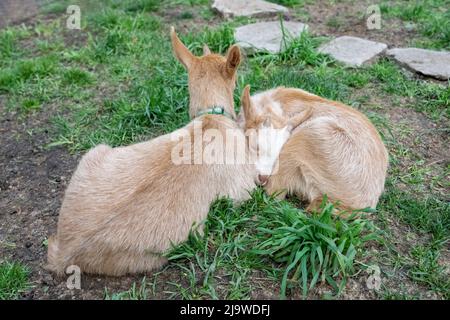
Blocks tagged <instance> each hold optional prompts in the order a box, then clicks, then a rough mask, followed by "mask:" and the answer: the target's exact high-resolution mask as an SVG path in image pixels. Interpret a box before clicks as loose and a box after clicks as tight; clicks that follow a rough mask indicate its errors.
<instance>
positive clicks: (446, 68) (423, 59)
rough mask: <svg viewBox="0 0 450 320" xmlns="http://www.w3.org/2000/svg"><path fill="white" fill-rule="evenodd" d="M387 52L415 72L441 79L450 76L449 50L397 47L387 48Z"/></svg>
mask: <svg viewBox="0 0 450 320" xmlns="http://www.w3.org/2000/svg"><path fill="white" fill-rule="evenodd" d="M386 54H387V55H388V56H392V57H393V58H394V59H395V60H396V61H398V62H399V63H400V64H403V65H406V66H407V67H409V68H410V69H412V70H414V71H415V72H418V73H421V74H424V75H426V76H431V77H434V78H437V79H440V80H447V79H449V78H450V52H448V51H433V50H426V49H419V48H396V49H391V50H387V51H386Z"/></svg>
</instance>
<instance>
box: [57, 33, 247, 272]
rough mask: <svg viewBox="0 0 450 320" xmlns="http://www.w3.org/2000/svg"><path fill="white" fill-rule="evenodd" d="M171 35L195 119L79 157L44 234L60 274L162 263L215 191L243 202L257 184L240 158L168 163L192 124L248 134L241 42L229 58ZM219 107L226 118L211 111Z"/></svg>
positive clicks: (205, 209)
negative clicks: (54, 222)
mask: <svg viewBox="0 0 450 320" xmlns="http://www.w3.org/2000/svg"><path fill="white" fill-rule="evenodd" d="M171 39H172V46H173V50H174V53H175V55H176V57H177V58H178V60H179V61H180V62H181V63H182V64H183V65H184V66H185V67H186V69H187V71H188V78H189V92H190V107H189V113H190V116H191V118H196V119H195V120H194V121H191V122H190V123H189V124H188V125H186V126H185V127H184V128H182V129H179V130H177V131H175V132H174V133H172V134H167V135H163V136H160V137H158V138H155V139H153V140H150V141H147V142H142V143H138V144H134V145H130V146H127V147H117V148H111V147H109V146H106V145H99V146H97V147H95V148H93V149H92V150H90V151H89V152H88V153H87V154H86V155H84V157H83V158H82V159H81V161H80V163H79V165H78V168H77V169H76V171H75V173H74V174H73V177H72V179H71V181H70V184H69V186H68V188H67V190H66V193H65V197H64V201H63V204H62V207H61V211H60V215H59V221H58V228H57V233H56V235H54V236H52V237H50V238H49V243H48V267H49V269H50V270H53V271H55V272H56V273H58V274H63V273H64V271H65V268H66V267H68V266H69V265H77V266H78V267H80V269H81V271H82V272H86V273H96V274H106V275H114V276H119V275H123V274H126V273H138V272H145V271H149V270H152V269H155V268H158V267H160V266H162V265H163V264H164V263H165V262H166V259H165V258H164V257H162V256H161V255H162V254H163V253H164V252H166V251H167V250H168V249H169V248H170V247H171V244H172V243H174V244H177V243H180V242H182V241H185V240H186V239H187V236H188V233H189V231H190V229H191V227H192V226H193V225H194V224H200V223H201V222H202V221H203V220H204V219H206V217H207V214H208V211H209V207H210V204H211V202H213V201H214V200H215V199H216V198H217V197H218V196H229V197H231V198H233V199H236V200H238V201H240V200H245V199H247V198H249V192H248V191H249V190H251V189H253V188H254V187H255V182H254V181H255V179H256V171H255V169H254V166H251V165H248V164H245V163H244V164H214V163H213V164H205V163H201V164H192V163H193V162H189V163H188V164H174V162H173V161H172V157H173V154H172V153H173V150H174V148H175V147H176V145H177V143H179V141H174V139H173V134H174V135H175V136H177V135H179V136H183V135H184V136H185V135H186V133H187V135H188V136H189V137H193V136H194V135H195V132H194V131H195V126H196V125H197V126H199V127H200V130H201V132H202V133H204V132H205V131H206V130H210V129H214V130H217V131H219V132H222V133H224V132H225V131H226V130H228V129H231V130H234V132H235V134H237V136H238V138H243V139H244V140H245V137H244V133H243V131H242V129H241V128H239V127H238V125H237V123H236V122H235V118H236V114H235V111H234V102H233V91H234V88H235V77H236V69H237V67H238V65H239V63H240V57H241V56H240V50H239V47H237V46H232V47H230V49H229V50H228V53H227V55H226V57H223V56H221V55H217V54H211V52H210V51H209V49H208V48H207V47H205V48H204V55H203V56H201V57H196V56H194V55H193V54H192V53H191V52H190V51H189V50H188V49H187V48H186V47H185V46H184V45H183V43H182V42H181V41H180V40H179V39H178V37H177V35H176V33H175V31H174V29H173V28H172V29H171ZM217 106H220V107H221V108H223V109H222V110H223V111H224V114H225V115H228V116H229V117H226V116H224V115H217V114H211V113H212V112H210V110H211V108H212V107H217ZM223 136H224V137H225V136H226V135H225V134H223ZM194 139H195V138H194ZM189 141H190V142H189V147H192V148H190V149H187V150H188V151H187V152H188V153H189V156H191V157H190V158H191V159H192V158H194V159H195V158H196V157H197V156H198V154H197V153H198V152H197V151H196V148H195V146H194V141H193V140H189ZM201 144H203V146H205V145H207V144H208V142H205V141H202V142H201ZM183 150H184V149H183ZM191 150H192V151H191ZM183 152H184V151H183ZM191 152H192V154H191ZM184 156H186V154H184ZM201 156H202V155H201V154H200V158H201Z"/></svg>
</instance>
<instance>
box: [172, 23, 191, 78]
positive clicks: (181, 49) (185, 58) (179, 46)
mask: <svg viewBox="0 0 450 320" xmlns="http://www.w3.org/2000/svg"><path fill="white" fill-rule="evenodd" d="M170 38H171V39H172V49H173V52H174V54H175V57H176V58H177V59H178V61H180V62H181V63H182V64H183V65H184V66H185V67H186V69H189V68H190V67H191V65H192V63H193V61H194V59H195V56H194V55H193V54H192V53H191V52H190V51H189V49H188V48H186V46H185V45H184V44H183V43H182V42H181V41H180V39H179V38H178V36H177V34H176V33H175V28H174V27H173V26H172V27H170Z"/></svg>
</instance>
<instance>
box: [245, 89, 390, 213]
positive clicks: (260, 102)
mask: <svg viewBox="0 0 450 320" xmlns="http://www.w3.org/2000/svg"><path fill="white" fill-rule="evenodd" d="M244 100H245V99H244ZM310 108H312V114H311V116H310V117H309V119H307V120H306V121H305V122H303V123H302V124H300V125H299V126H298V127H297V128H296V129H295V130H294V131H293V133H292V136H291V137H290V138H289V139H288V140H287V142H286V143H285V144H284V146H283V148H282V149H281V152H280V154H279V158H278V161H279V162H278V164H277V167H278V170H277V171H276V172H275V173H274V174H273V175H271V176H270V177H268V179H267V178H264V179H260V180H264V181H263V182H266V180H267V183H266V184H265V190H266V191H267V192H268V193H269V194H273V193H276V192H280V197H284V196H285V195H286V193H289V194H297V195H298V196H299V197H301V198H303V199H305V200H306V201H308V202H309V203H310V205H309V207H308V210H314V209H317V206H318V205H319V204H320V203H321V201H322V197H323V195H324V194H326V195H327V196H328V198H329V199H330V200H331V201H340V203H341V207H342V208H346V209H362V208H366V207H372V208H375V207H376V205H377V203H378V199H379V197H380V195H381V193H382V192H383V189H384V182H385V178H386V171H387V166H388V154H387V151H386V148H385V146H384V144H383V142H382V141H381V138H380V136H379V134H378V132H377V130H376V129H375V127H374V126H373V125H372V124H371V122H370V121H369V120H368V119H367V118H366V117H365V116H364V115H363V114H362V113H360V112H358V111H357V110H355V109H352V108H350V107H348V106H346V105H344V104H342V103H339V102H335V101H330V100H327V99H324V98H321V97H319V96H316V95H313V94H311V93H308V92H306V91H303V90H300V89H293V88H284V87H278V88H276V89H273V90H269V91H266V92H262V93H259V94H256V95H254V96H253V97H251V99H250V97H248V102H246V103H243V108H242V110H241V112H240V114H239V118H240V119H241V122H243V121H245V129H246V130H250V129H257V128H259V127H260V126H261V123H263V122H267V121H269V122H270V123H277V122H278V123H280V121H281V123H283V120H277V119H280V118H281V119H283V118H284V119H285V120H284V121H286V119H290V118H292V117H295V116H296V115H298V114H299V113H303V112H304V111H305V110H308V109H310Z"/></svg>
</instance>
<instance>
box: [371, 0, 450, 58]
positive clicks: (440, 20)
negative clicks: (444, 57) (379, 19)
mask: <svg viewBox="0 0 450 320" xmlns="http://www.w3.org/2000/svg"><path fill="white" fill-rule="evenodd" d="M449 8H450V7H449V3H448V1H446V0H425V1H408V3H405V2H403V1H385V2H383V3H381V6H380V9H381V14H382V15H385V16H388V17H396V18H399V19H401V20H402V21H408V22H412V23H414V24H416V25H417V28H416V29H418V31H419V34H420V35H421V36H422V37H421V39H418V41H416V44H419V45H421V46H422V47H425V48H430V47H431V48H436V49H447V50H448V49H449V48H450V9H449Z"/></svg>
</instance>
